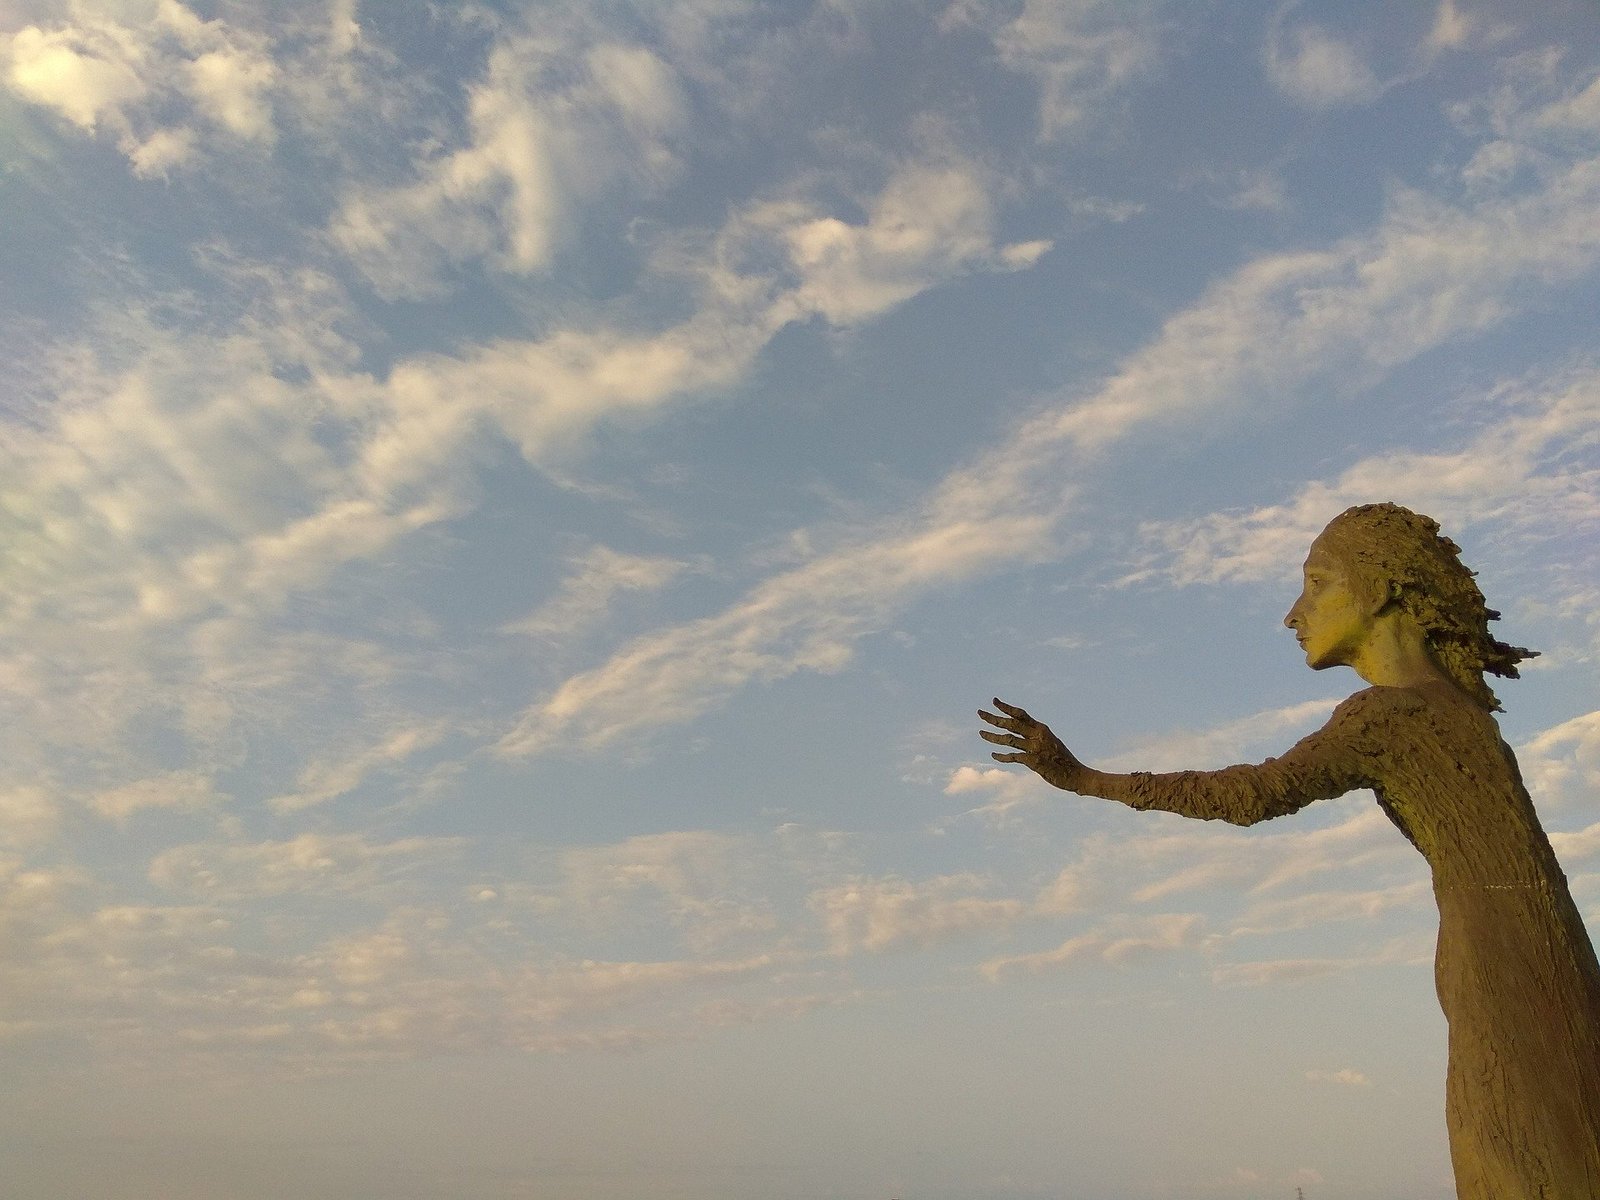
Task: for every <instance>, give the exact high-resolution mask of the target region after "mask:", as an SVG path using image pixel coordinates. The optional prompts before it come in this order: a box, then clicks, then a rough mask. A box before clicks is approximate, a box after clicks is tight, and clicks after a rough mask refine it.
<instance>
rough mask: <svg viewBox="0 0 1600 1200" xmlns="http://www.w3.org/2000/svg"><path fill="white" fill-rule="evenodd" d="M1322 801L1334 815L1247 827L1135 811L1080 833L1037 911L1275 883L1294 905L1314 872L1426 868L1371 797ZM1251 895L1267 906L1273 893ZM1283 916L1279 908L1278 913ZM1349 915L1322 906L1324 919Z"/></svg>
mask: <svg viewBox="0 0 1600 1200" xmlns="http://www.w3.org/2000/svg"><path fill="white" fill-rule="evenodd" d="M1323 805H1324V806H1325V807H1327V808H1330V809H1332V810H1334V811H1335V814H1336V815H1335V817H1334V821H1333V823H1332V824H1328V825H1323V826H1316V827H1312V828H1305V827H1304V826H1303V825H1297V824H1296V823H1294V822H1290V823H1289V824H1288V825H1287V826H1286V827H1285V828H1283V829H1281V830H1276V831H1275V830H1274V828H1272V827H1268V828H1266V829H1262V830H1259V831H1254V832H1251V833H1249V834H1241V833H1239V832H1238V831H1237V830H1232V829H1223V828H1214V827H1212V826H1210V825H1203V824H1200V823H1198V822H1193V821H1185V820H1184V819H1183V818H1181V817H1159V816H1158V817H1151V816H1142V817H1140V820H1141V821H1143V822H1144V824H1143V826H1141V830H1140V831H1137V832H1124V833H1121V834H1119V835H1117V836H1115V837H1113V836H1111V835H1109V834H1094V835H1091V836H1089V837H1087V838H1085V839H1083V841H1082V842H1081V843H1080V848H1079V853H1078V856H1077V858H1076V859H1074V861H1072V862H1070V863H1068V864H1067V865H1066V866H1065V867H1063V868H1062V869H1061V871H1060V872H1059V874H1058V875H1057V876H1056V878H1055V879H1054V880H1052V881H1051V882H1050V883H1049V884H1047V885H1045V887H1043V888H1042V889H1041V890H1040V892H1039V894H1038V895H1037V897H1035V899H1034V905H1033V907H1034V911H1036V912H1038V913H1040V914H1044V915H1052V914H1070V913H1077V912H1082V911H1085V910H1086V909H1089V908H1096V909H1107V910H1109V909H1115V908H1118V907H1136V906H1139V905H1145V904H1152V903H1157V902H1164V901H1168V900H1170V898H1171V897H1173V896H1175V895H1179V894H1190V895H1198V894H1204V893H1207V892H1211V894H1212V895H1216V893H1215V892H1213V891H1212V889H1216V888H1224V889H1226V894H1229V895H1233V896H1237V897H1240V898H1245V899H1248V898H1249V897H1260V896H1263V895H1264V894H1270V893H1273V892H1278V893H1279V896H1280V897H1281V898H1282V899H1283V900H1284V904H1285V906H1286V909H1292V908H1293V904H1294V900H1295V894H1294V892H1293V889H1295V888H1298V887H1304V886H1305V885H1306V884H1307V883H1308V882H1309V881H1311V880H1314V879H1319V878H1326V877H1333V878H1336V879H1339V880H1341V881H1347V880H1352V879H1354V880H1361V881H1363V882H1365V881H1367V880H1369V879H1371V878H1372V874H1371V873H1372V872H1374V871H1382V872H1384V873H1385V874H1386V875H1387V877H1388V878H1387V879H1386V880H1385V885H1386V886H1403V884H1409V883H1411V882H1413V881H1414V880H1415V878H1417V877H1418V876H1419V875H1421V874H1423V873H1424V872H1425V867H1424V864H1423V862H1422V860H1421V858H1420V857H1418V856H1417V855H1416V852H1415V851H1414V850H1413V849H1412V848H1411V846H1410V845H1409V844H1408V843H1406V841H1405V840H1404V839H1403V838H1402V837H1401V835H1400V834H1399V832H1398V831H1397V830H1396V829H1395V828H1394V827H1393V825H1391V824H1390V822H1389V820H1388V818H1387V817H1385V816H1384V815H1383V812H1382V810H1380V809H1379V808H1378V807H1377V806H1376V805H1375V804H1373V803H1372V802H1371V801H1370V800H1368V799H1366V798H1365V797H1351V798H1348V799H1343V800H1331V801H1324V802H1323ZM1396 875H1398V878H1396ZM1390 880H1393V881H1394V882H1393V883H1390V882H1389V881H1390ZM1284 892H1289V893H1290V894H1289V895H1287V896H1285V895H1284ZM1258 904H1260V905H1263V906H1269V907H1270V906H1271V904H1272V900H1271V899H1270V898H1269V899H1266V900H1260V901H1258ZM1283 915H1284V913H1283V912H1279V913H1278V914H1277V917H1278V919H1280V920H1281V919H1282V917H1283ZM1349 915H1350V914H1348V913H1343V912H1339V911H1335V910H1330V912H1329V914H1328V916H1329V919H1331V920H1340V919H1346V918H1347V917H1348V916H1349ZM1261 916H1262V912H1261V909H1259V908H1258V909H1252V910H1248V911H1247V912H1246V913H1245V914H1243V915H1242V916H1241V917H1240V918H1238V921H1237V923H1236V928H1237V930H1238V932H1241V933H1242V932H1249V931H1250V930H1251V927H1252V926H1253V924H1254V923H1256V921H1257V920H1258V918H1261Z"/></svg>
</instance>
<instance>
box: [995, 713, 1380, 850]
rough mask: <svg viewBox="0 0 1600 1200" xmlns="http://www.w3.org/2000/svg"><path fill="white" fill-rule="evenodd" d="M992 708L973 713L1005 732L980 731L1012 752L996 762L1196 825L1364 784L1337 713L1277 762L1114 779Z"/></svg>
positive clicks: (1023, 721)
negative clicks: (1190, 820)
mask: <svg viewBox="0 0 1600 1200" xmlns="http://www.w3.org/2000/svg"><path fill="white" fill-rule="evenodd" d="M1345 703H1346V705H1348V704H1349V703H1350V702H1349V701H1346V702H1345ZM994 704H995V707H996V708H998V709H999V710H1000V713H999V714H996V713H990V712H984V711H982V710H979V712H978V715H979V716H980V717H982V718H983V719H984V720H985V721H987V722H988V723H989V724H991V725H994V726H996V727H998V728H999V729H1001V730H1004V731H1005V732H1003V733H995V732H992V731H990V730H987V729H984V730H980V731H979V736H980V737H982V738H983V739H984V740H985V741H989V742H993V743H994V744H995V745H997V746H1007V747H1010V748H1011V751H1010V752H1009V753H999V752H996V753H995V754H994V755H992V757H993V758H994V760H995V761H996V762H1005V763H1009V762H1015V763H1021V764H1023V766H1025V767H1027V768H1028V769H1029V770H1031V771H1034V772H1035V773H1036V774H1038V775H1039V777H1040V778H1042V779H1043V780H1044V781H1045V782H1046V783H1049V784H1052V785H1054V786H1055V787H1058V788H1062V789H1064V790H1066V791H1069V792H1077V793H1078V794H1079V795H1083V796H1099V797H1102V798H1103V799H1106V800H1116V801H1118V802H1119V803H1122V804H1126V805H1128V806H1129V807H1130V808H1137V809H1141V810H1143V809H1152V808H1154V809H1159V810H1161V811H1162V812H1171V813H1177V814H1178V815H1179V816H1183V817H1194V818H1197V819H1199V820H1203V821H1227V822H1228V823H1229V824H1232V825H1254V824H1255V823H1256V822H1258V821H1265V820H1268V819H1270V818H1272V817H1281V816H1283V815H1284V814H1286V813H1292V812H1295V811H1297V810H1298V809H1301V808H1304V807H1305V806H1306V805H1307V804H1310V803H1311V802H1312V801H1313V800H1324V799H1327V798H1329V797H1332V796H1340V795H1343V794H1344V793H1345V792H1348V791H1351V790H1353V789H1355V788H1358V787H1367V786H1370V783H1371V781H1370V780H1369V779H1367V778H1366V777H1365V775H1364V773H1363V772H1362V771H1361V769H1360V767H1359V764H1358V762H1357V761H1356V759H1355V757H1354V756H1353V755H1351V754H1349V753H1348V752H1347V751H1346V750H1345V746H1344V739H1342V738H1341V737H1339V736H1338V731H1337V729H1336V725H1337V724H1338V723H1339V721H1340V714H1339V713H1338V712H1336V713H1335V714H1334V717H1333V719H1332V720H1330V721H1329V722H1328V724H1327V725H1326V726H1324V727H1323V728H1322V729H1321V730H1320V731H1318V732H1317V733H1314V734H1312V735H1310V736H1309V737H1307V738H1304V739H1302V740H1301V741H1299V742H1297V743H1295V745H1294V747H1293V748H1292V749H1290V750H1289V751H1288V752H1287V753H1286V754H1284V755H1283V757H1282V758H1269V759H1267V760H1266V761H1265V762H1263V763H1258V764H1255V765H1241V766H1236V767H1224V768H1222V769H1221V770H1220V771H1171V772H1167V773H1164V774H1152V773H1150V772H1148V771H1135V772H1133V773H1131V774H1127V775H1119V774H1114V773H1112V772H1109V771H1096V770H1095V769H1094V768H1093V767H1088V766H1085V765H1084V764H1083V763H1081V762H1079V761H1078V759H1077V757H1076V756H1075V755H1074V754H1073V753H1072V751H1070V750H1068V749H1067V748H1066V746H1065V745H1063V744H1062V742H1061V739H1060V738H1058V737H1056V735H1055V734H1054V733H1052V732H1051V731H1050V727H1049V726H1048V725H1046V724H1045V723H1044V722H1042V721H1037V720H1035V719H1034V718H1033V717H1031V716H1029V715H1028V714H1027V713H1026V712H1025V711H1024V710H1022V709H1020V708H1017V707H1015V706H1013V705H1010V704H1007V703H1005V702H1004V701H1003V700H1000V699H999V698H996V699H995V702H994ZM1343 707H1344V706H1341V708H1343ZM1001 714H1003V715H1001Z"/></svg>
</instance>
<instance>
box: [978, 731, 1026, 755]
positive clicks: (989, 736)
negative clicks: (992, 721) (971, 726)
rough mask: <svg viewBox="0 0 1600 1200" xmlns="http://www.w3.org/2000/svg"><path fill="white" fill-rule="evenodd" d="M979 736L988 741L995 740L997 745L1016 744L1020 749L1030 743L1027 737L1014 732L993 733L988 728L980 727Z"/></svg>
mask: <svg viewBox="0 0 1600 1200" xmlns="http://www.w3.org/2000/svg"><path fill="white" fill-rule="evenodd" d="M978 736H979V737H981V738H982V739H983V740H984V741H986V742H993V743H994V744H995V745H996V746H1015V747H1016V748H1017V749H1019V750H1021V749H1023V748H1024V747H1026V746H1027V744H1028V742H1027V739H1026V738H1022V737H1019V736H1017V735H1016V734H1014V733H992V732H991V731H989V730H987V729H980V730H978Z"/></svg>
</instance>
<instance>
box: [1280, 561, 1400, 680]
mask: <svg viewBox="0 0 1600 1200" xmlns="http://www.w3.org/2000/svg"><path fill="white" fill-rule="evenodd" d="M1382 608H1383V600H1382V598H1375V597H1373V596H1372V595H1370V589H1369V588H1364V587H1361V586H1360V585H1359V583H1358V581H1357V580H1355V579H1353V578H1352V577H1351V573H1350V571H1349V569H1348V568H1347V567H1346V566H1345V564H1344V561H1343V560H1342V559H1341V558H1340V557H1339V556H1338V555H1336V554H1334V553H1332V552H1331V551H1330V550H1329V549H1328V548H1327V546H1325V545H1324V544H1323V543H1322V542H1321V540H1320V539H1319V540H1318V541H1317V542H1315V543H1313V544H1312V547H1311V553H1310V554H1308V555H1307V556H1306V563H1305V586H1304V587H1303V588H1302V589H1301V591H1300V598H1299V599H1297V600H1296V601H1295V602H1294V605H1293V606H1292V607H1291V608H1290V609H1289V612H1288V615H1287V616H1285V617H1284V618H1283V623H1284V624H1285V625H1287V626H1288V627H1289V628H1290V629H1292V630H1294V636H1295V640H1296V641H1297V642H1299V643H1300V648H1301V649H1302V650H1304V651H1305V654H1306V665H1307V666H1309V667H1310V668H1311V669H1312V670H1313V671H1322V670H1326V669H1327V668H1328V667H1337V666H1342V665H1349V664H1350V663H1351V662H1353V661H1354V659H1355V657H1356V654H1357V653H1358V652H1359V651H1360V649H1361V647H1362V645H1363V644H1364V643H1365V642H1366V640H1367V637H1368V635H1369V634H1370V633H1371V632H1372V627H1373V623H1374V621H1375V620H1376V619H1377V615H1378V612H1379V611H1380V610H1381V609H1382Z"/></svg>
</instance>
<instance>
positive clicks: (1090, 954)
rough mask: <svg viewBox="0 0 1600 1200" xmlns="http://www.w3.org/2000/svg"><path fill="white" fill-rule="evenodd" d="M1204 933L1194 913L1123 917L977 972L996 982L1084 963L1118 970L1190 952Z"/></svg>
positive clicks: (994, 962)
mask: <svg viewBox="0 0 1600 1200" xmlns="http://www.w3.org/2000/svg"><path fill="white" fill-rule="evenodd" d="M1204 931H1205V919H1204V918H1203V917H1201V916H1200V915H1199V914H1197V913H1157V914H1152V915H1148V916H1139V917H1124V918H1119V919H1117V920H1116V921H1114V922H1112V923H1111V924H1110V925H1108V926H1106V927H1104V928H1101V929H1097V930H1094V931H1092V932H1090V933H1082V934H1078V935H1077V936H1075V937H1070V938H1068V939H1067V940H1066V941H1064V942H1062V943H1061V944H1060V945H1059V946H1057V947H1056V948H1055V949H1054V950H1042V951H1039V952H1037V953H1034V954H1013V955H1006V956H1003V957H1000V958H992V959H990V960H989V961H987V962H985V963H984V964H983V966H982V968H981V969H982V971H983V973H984V974H985V975H987V976H988V977H989V978H990V979H999V978H1001V977H1002V976H1004V975H1006V974H1007V973H1009V972H1013V971H1029V972H1032V971H1041V970H1045V969H1048V968H1053V967H1063V966H1067V965H1069V964H1071V963H1078V962H1084V961H1088V962H1098V963H1104V964H1106V965H1108V966H1113V967H1121V966H1126V965H1128V964H1129V963H1132V962H1137V961H1140V960H1142V959H1145V958H1149V957H1151V956H1153V955H1158V954H1171V953H1174V952H1176V951H1180V950H1190V949H1194V948H1195V947H1197V946H1199V945H1200V944H1201V941H1202V937H1203V934H1204Z"/></svg>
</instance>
